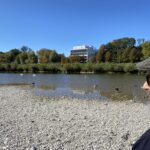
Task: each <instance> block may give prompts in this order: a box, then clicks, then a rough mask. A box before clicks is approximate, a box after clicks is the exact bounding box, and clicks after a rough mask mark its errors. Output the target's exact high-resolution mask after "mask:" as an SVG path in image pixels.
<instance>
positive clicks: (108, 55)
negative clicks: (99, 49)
mask: <svg viewBox="0 0 150 150" xmlns="http://www.w3.org/2000/svg"><path fill="white" fill-rule="evenodd" d="M110 61H111V53H110V52H109V51H107V52H106V54H105V62H110Z"/></svg>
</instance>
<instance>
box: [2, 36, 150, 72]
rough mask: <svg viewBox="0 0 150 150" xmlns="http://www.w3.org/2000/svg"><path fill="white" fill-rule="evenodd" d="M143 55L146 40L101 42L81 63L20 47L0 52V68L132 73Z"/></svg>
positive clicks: (149, 53) (148, 46)
mask: <svg viewBox="0 0 150 150" xmlns="http://www.w3.org/2000/svg"><path fill="white" fill-rule="evenodd" d="M147 57H150V41H145V40H144V39H138V40H135V39H134V38H121V39H117V40H113V41H111V42H109V43H107V44H103V45H101V46H100V48H99V49H98V51H97V53H96V54H95V56H94V57H93V58H92V59H91V60H90V62H88V63H83V62H85V61H84V57H78V56H74V57H73V56H69V57H66V56H65V55H64V54H59V53H57V51H56V50H52V49H47V48H42V49H40V50H38V51H34V50H32V49H31V48H29V47H27V46H23V47H21V48H20V49H16V48H15V49H11V50H9V51H8V52H3V51H1V52H0V71H24V72H55V73H56V72H68V73H71V72H106V71H113V72H135V71H136V69H135V65H134V63H136V62H139V61H142V60H144V59H145V58H147ZM81 62H82V63H81ZM131 68H132V69H131Z"/></svg>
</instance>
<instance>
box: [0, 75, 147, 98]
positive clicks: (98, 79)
mask: <svg viewBox="0 0 150 150" xmlns="http://www.w3.org/2000/svg"><path fill="white" fill-rule="evenodd" d="M144 81H145V77H144V76H141V75H133V74H99V75H97V74H96V75H93V74H91V75H68V74H36V75H33V74H23V75H21V74H10V73H9V74H8V73H1V74H0V84H18V83H25V84H32V83H33V82H34V83H35V87H34V88H33V91H34V92H35V93H36V94H39V95H46V96H71V97H78V98H81V99H82V98H87V99H104V98H110V99H113V100H122V99H123V100H124V99H128V100H130V99H134V100H136V101H145V100H147V94H146V93H145V92H144V91H143V90H142V89H141V88H140V87H141V86H142V84H143V83H144Z"/></svg>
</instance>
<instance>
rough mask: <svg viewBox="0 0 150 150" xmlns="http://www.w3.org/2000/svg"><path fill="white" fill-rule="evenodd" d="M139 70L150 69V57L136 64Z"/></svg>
mask: <svg viewBox="0 0 150 150" xmlns="http://www.w3.org/2000/svg"><path fill="white" fill-rule="evenodd" d="M136 67H137V69H138V70H143V71H144V70H145V71H150V57H149V58H147V59H145V60H144V61H142V62H139V63H137V64H136Z"/></svg>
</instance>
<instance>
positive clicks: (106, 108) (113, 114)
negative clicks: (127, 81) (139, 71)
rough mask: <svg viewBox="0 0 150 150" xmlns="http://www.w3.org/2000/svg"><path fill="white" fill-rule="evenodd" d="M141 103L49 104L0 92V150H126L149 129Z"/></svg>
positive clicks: (22, 89) (21, 90)
mask: <svg viewBox="0 0 150 150" xmlns="http://www.w3.org/2000/svg"><path fill="white" fill-rule="evenodd" d="M148 107H149V106H146V105H145V104H142V103H133V102H129V101H128V102H100V101H92V100H91V101H86V100H77V99H65V98H62V99H50V98H46V97H40V96H36V95H34V94H33V93H32V92H31V88H30V87H29V86H0V149H1V150H3V149H8V150H23V149H24V150H27V149H28V150H30V149H32V150H33V149H38V150H63V149H64V150H83V149H85V150H92V149H94V150H130V149H131V146H132V144H133V143H134V142H135V141H136V140H137V139H138V137H139V136H140V135H141V134H142V133H143V132H145V130H147V129H149V127H150V112H149V111H148Z"/></svg>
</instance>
